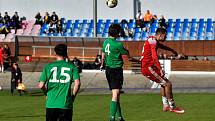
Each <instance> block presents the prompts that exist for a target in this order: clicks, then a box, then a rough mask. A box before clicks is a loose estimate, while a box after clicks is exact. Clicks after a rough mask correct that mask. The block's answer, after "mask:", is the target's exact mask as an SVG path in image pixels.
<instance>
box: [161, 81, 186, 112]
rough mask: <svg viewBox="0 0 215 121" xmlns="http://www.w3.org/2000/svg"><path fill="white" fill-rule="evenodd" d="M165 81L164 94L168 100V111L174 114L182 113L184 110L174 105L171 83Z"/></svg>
mask: <svg viewBox="0 0 215 121" xmlns="http://www.w3.org/2000/svg"><path fill="white" fill-rule="evenodd" d="M165 80H166V83H165V84H164V86H165V94H166V96H167V99H168V103H169V106H170V111H171V112H175V113H184V110H183V109H181V108H179V107H177V106H176V104H175V101H174V99H173V93H172V83H171V82H170V81H169V80H168V79H165Z"/></svg>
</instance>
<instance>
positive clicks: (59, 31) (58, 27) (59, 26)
mask: <svg viewBox="0 0 215 121" xmlns="http://www.w3.org/2000/svg"><path fill="white" fill-rule="evenodd" d="M57 33H61V34H63V23H62V21H61V20H59V21H58V23H57Z"/></svg>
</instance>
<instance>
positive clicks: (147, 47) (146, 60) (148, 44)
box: [141, 36, 161, 70]
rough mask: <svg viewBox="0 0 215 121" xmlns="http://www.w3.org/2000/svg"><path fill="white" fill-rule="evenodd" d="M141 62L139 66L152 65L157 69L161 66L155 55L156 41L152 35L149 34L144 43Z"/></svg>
mask: <svg viewBox="0 0 215 121" xmlns="http://www.w3.org/2000/svg"><path fill="white" fill-rule="evenodd" d="M141 63H142V67H141V68H148V67H149V66H152V65H154V66H156V67H157V68H158V69H159V70H161V66H160V63H159V60H158V56H157V41H156V39H155V37H154V36H150V37H149V38H148V39H147V40H146V41H145V43H144V46H143V51H142V56H141Z"/></svg>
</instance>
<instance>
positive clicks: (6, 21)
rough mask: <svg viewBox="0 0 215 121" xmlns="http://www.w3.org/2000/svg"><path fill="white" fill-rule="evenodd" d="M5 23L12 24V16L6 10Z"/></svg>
mask: <svg viewBox="0 0 215 121" xmlns="http://www.w3.org/2000/svg"><path fill="white" fill-rule="evenodd" d="M4 23H5V24H7V25H9V24H10V16H9V15H8V13H7V12H5V15H4Z"/></svg>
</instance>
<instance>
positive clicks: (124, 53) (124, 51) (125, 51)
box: [119, 43, 128, 55]
mask: <svg viewBox="0 0 215 121" xmlns="http://www.w3.org/2000/svg"><path fill="white" fill-rule="evenodd" d="M119 50H120V54H122V55H128V50H126V49H125V48H124V46H123V44H122V43H120V46H119Z"/></svg>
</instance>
